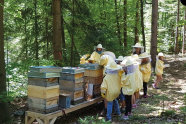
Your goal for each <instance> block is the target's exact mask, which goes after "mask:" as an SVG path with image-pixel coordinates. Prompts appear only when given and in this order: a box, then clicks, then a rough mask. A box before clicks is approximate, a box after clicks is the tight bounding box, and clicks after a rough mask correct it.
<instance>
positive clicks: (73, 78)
mask: <svg viewBox="0 0 186 124" xmlns="http://www.w3.org/2000/svg"><path fill="white" fill-rule="evenodd" d="M83 76H84V72H83V73H77V74H69V73H61V77H60V79H61V80H69V81H76V80H77V79H79V78H83Z"/></svg>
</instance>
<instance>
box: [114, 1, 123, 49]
mask: <svg viewBox="0 0 186 124" xmlns="http://www.w3.org/2000/svg"><path fill="white" fill-rule="evenodd" d="M114 1H115V13H116V24H117V36H118V41H119V44H120V46H121V45H122V42H121V32H120V24H119V16H118V8H117V0H114Z"/></svg>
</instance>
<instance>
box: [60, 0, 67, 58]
mask: <svg viewBox="0 0 186 124" xmlns="http://www.w3.org/2000/svg"><path fill="white" fill-rule="evenodd" d="M62 2H63V0H62V1H61V4H62ZM61 28H62V30H61V35H62V49H63V50H62V51H63V57H64V62H66V61H67V58H66V42H65V28H64V18H63V7H62V5H61Z"/></svg>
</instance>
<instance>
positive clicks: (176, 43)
mask: <svg viewBox="0 0 186 124" xmlns="http://www.w3.org/2000/svg"><path fill="white" fill-rule="evenodd" d="M179 16H180V1H179V0H178V6H177V18H176V35H175V48H174V50H175V54H178V53H179V41H178V37H179V29H178V22H179V20H180V17H179Z"/></svg>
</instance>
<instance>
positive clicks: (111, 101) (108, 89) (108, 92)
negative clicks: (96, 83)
mask: <svg viewBox="0 0 186 124" xmlns="http://www.w3.org/2000/svg"><path fill="white" fill-rule="evenodd" d="M120 70H121V66H120V65H117V64H116V63H115V62H112V63H111V64H110V65H108V66H106V71H107V74H106V76H105V77H104V78H103V82H102V84H101V95H102V97H103V98H105V99H106V101H107V114H106V120H107V121H111V119H112V117H111V115H112V108H113V106H114V110H115V113H116V114H117V115H119V116H120V115H121V112H120V108H119V104H118V100H117V97H118V96H119V94H120V89H121V78H120V76H119V71H120Z"/></svg>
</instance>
